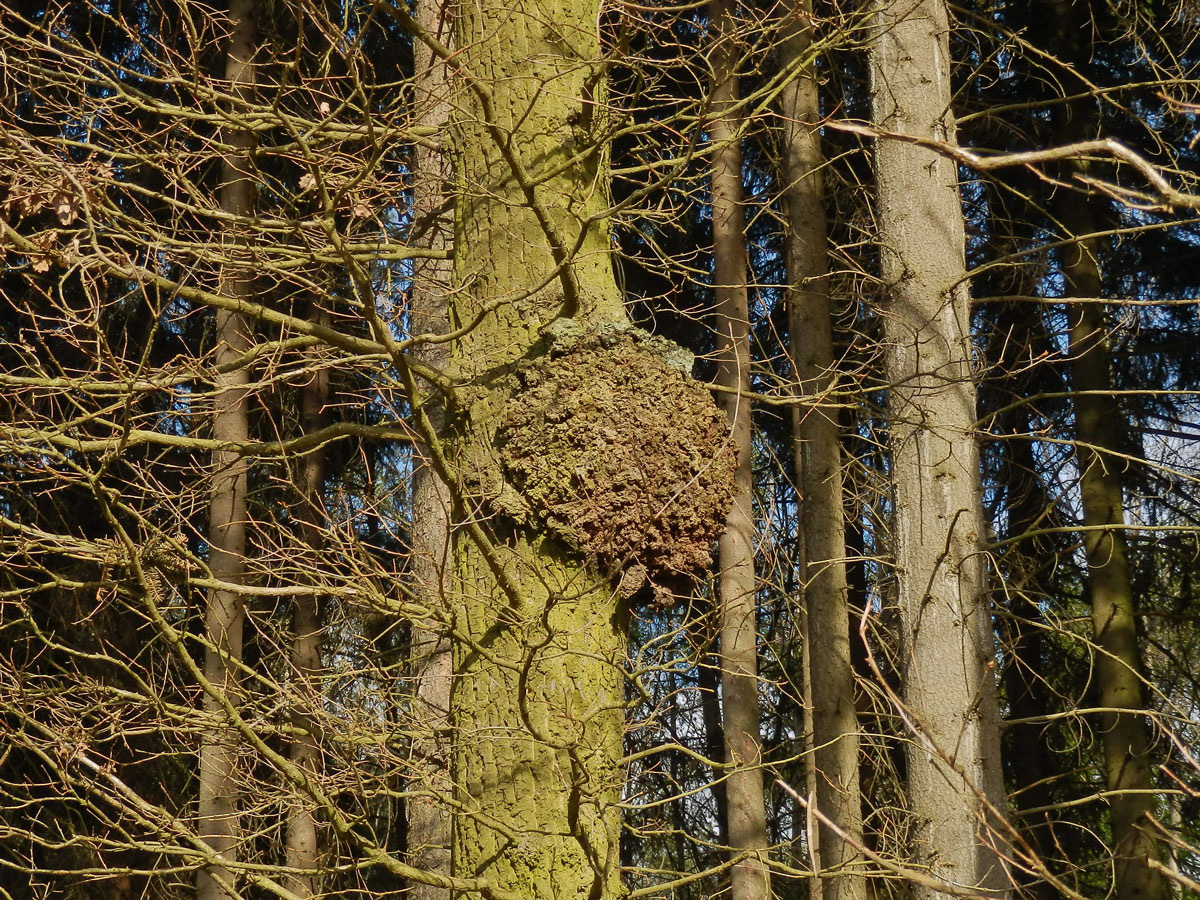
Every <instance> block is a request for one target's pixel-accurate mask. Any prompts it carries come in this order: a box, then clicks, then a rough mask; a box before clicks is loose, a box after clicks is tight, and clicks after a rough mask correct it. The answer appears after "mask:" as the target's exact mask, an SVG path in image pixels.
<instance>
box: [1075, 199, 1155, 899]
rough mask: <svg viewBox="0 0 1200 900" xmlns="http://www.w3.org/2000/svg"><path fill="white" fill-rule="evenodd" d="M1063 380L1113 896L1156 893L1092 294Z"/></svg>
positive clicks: (1113, 459) (1081, 281)
mask: <svg viewBox="0 0 1200 900" xmlns="http://www.w3.org/2000/svg"><path fill="white" fill-rule="evenodd" d="M1056 209H1057V212H1058V215H1059V218H1060V219H1061V220H1062V224H1063V227H1064V228H1065V229H1066V230H1067V232H1068V233H1069V234H1071V235H1076V236H1077V235H1083V234H1087V233H1088V232H1090V231H1094V230H1096V229H1095V228H1094V222H1093V219H1092V217H1091V216H1090V214H1089V210H1088V209H1087V201H1086V199H1085V198H1084V196H1083V195H1081V194H1077V193H1074V192H1070V193H1067V194H1065V195H1064V196H1062V198H1061V199H1060V200H1059V201H1058V203H1057V204H1056ZM1097 251H1098V247H1097V243H1096V241H1094V240H1087V239H1083V240H1077V241H1076V242H1075V243H1074V244H1072V245H1070V246H1068V247H1066V248H1064V249H1063V251H1062V252H1063V274H1064V275H1065V276H1066V281H1067V291H1068V295H1069V296H1076V297H1099V296H1100V295H1101V280H1100V268H1099V263H1098V257H1097ZM1067 315H1068V318H1069V323H1070V327H1069V333H1070V353H1071V386H1072V389H1073V397H1072V399H1073V402H1074V405H1075V436H1076V439H1077V443H1076V445H1075V459H1076V463H1077V464H1078V466H1079V490H1080V496H1081V500H1082V505H1083V524H1084V528H1085V529H1088V530H1086V531H1085V532H1084V534H1083V545H1084V549H1085V552H1086V553H1087V560H1088V588H1089V591H1090V593H1091V600H1092V631H1093V636H1094V639H1095V641H1096V646H1097V647H1098V648H1099V649H1098V652H1097V653H1096V661H1095V665H1096V686H1097V689H1098V695H1099V696H1098V700H1099V703H1098V705H1099V706H1100V707H1101V708H1104V709H1107V710H1110V711H1109V712H1104V713H1101V714H1100V734H1101V737H1102V740H1103V744H1104V762H1103V769H1104V779H1105V785H1106V787H1107V788H1108V790H1109V791H1115V792H1128V793H1115V794H1113V795H1111V796H1110V797H1109V799H1108V804H1109V809H1110V810H1111V814H1112V830H1113V855H1114V857H1115V862H1116V878H1115V880H1114V885H1115V888H1116V896H1117V898H1118V900H1160V898H1162V897H1164V896H1165V890H1164V884H1163V879H1162V876H1161V875H1160V874H1159V873H1158V872H1157V871H1156V870H1155V869H1152V868H1151V867H1150V860H1158V842H1157V841H1156V840H1155V839H1154V837H1153V834H1152V832H1151V831H1150V829H1149V828H1144V827H1143V825H1144V824H1145V822H1146V817H1147V815H1150V814H1152V813H1153V812H1154V795H1153V794H1150V793H1147V792H1148V791H1150V790H1151V789H1152V788H1153V786H1154V783H1153V781H1152V780H1151V777H1150V758H1149V753H1148V747H1147V744H1148V737H1147V729H1146V718H1145V716H1144V715H1143V710H1145V708H1146V702H1145V698H1144V696H1143V692H1142V676H1141V654H1140V651H1139V649H1138V639H1137V609H1136V607H1135V605H1134V599H1133V585H1132V584H1131V582H1130V577H1129V559H1128V553H1127V550H1126V545H1125V534H1124V532H1123V531H1122V530H1121V527H1122V526H1123V525H1124V524H1125V500H1124V492H1123V489H1122V484H1121V480H1122V479H1121V473H1122V470H1123V469H1124V467H1125V463H1124V462H1123V461H1122V460H1121V459H1120V457H1118V456H1117V455H1116V454H1117V453H1119V452H1120V450H1121V433H1122V430H1123V428H1124V424H1123V423H1124V422H1125V421H1126V419H1125V417H1124V416H1123V414H1122V412H1121V409H1120V406H1119V404H1118V402H1117V398H1116V395H1115V394H1114V393H1113V381H1112V376H1111V374H1110V370H1109V365H1110V359H1109V351H1108V321H1107V316H1106V314H1105V309H1104V306H1103V305H1101V304H1099V303H1078V304H1075V305H1073V306H1071V307H1069V308H1068V311H1067Z"/></svg>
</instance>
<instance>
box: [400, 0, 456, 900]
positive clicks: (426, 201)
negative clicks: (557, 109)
mask: <svg viewBox="0 0 1200 900" xmlns="http://www.w3.org/2000/svg"><path fill="white" fill-rule="evenodd" d="M449 12H450V11H449V9H448V5H447V2H446V0H425V2H419V3H417V5H416V19H417V21H418V23H419V24H420V25H421V27H422V28H424V29H425V30H426V31H427V32H428V33H430V34H431V35H434V36H435V37H436V38H437V39H438V40H439V41H440V42H442V43H443V44H448V43H450V38H451V35H450V30H451V22H450V21H449ZM413 51H414V57H415V65H416V73H417V82H416V83H417V89H418V92H419V93H418V98H417V110H418V112H417V117H416V120H417V124H418V125H421V126H425V127H429V128H432V129H434V133H435V134H439V135H441V134H445V132H446V127H447V125H448V124H449V121H450V104H449V90H450V84H449V80H448V78H447V77H446V65H445V63H444V62H443V61H442V60H440V59H437V58H436V57H435V56H434V54H433V53H432V52H431V51H430V49H429V47H428V46H427V45H426V44H424V43H422V42H420V41H416V42H415V43H414V47H413ZM415 154H416V179H417V180H416V184H415V185H414V188H413V193H414V204H413V205H414V207H415V209H416V226H415V227H416V235H415V238H416V240H417V241H418V242H419V243H420V244H422V245H423V246H427V247H429V248H431V249H434V250H449V249H450V248H451V247H452V245H453V240H454V235H453V230H454V222H453V218H452V215H451V212H450V197H449V195H448V194H447V191H446V186H447V185H448V184H449V183H450V178H451V171H450V161H449V157H448V154H447V152H446V151H445V150H444V149H443V148H441V147H436V148H435V147H430V146H429V145H427V144H424V143H419V144H417V146H416V149H415ZM453 277H454V271H453V263H452V262H451V261H450V260H449V259H419V260H416V261H415V262H414V267H413V286H412V292H411V299H410V314H411V323H412V324H411V328H412V332H413V333H414V334H424V333H433V334H436V333H445V332H446V331H448V330H449V327H450V319H449V313H448V310H447V306H446V304H447V296H448V293H449V290H450V286H451V283H452V280H453ZM420 356H421V360H422V362H424V363H426V364H427V365H430V366H433V367H434V368H437V369H445V367H446V364H447V362H448V360H449V351H448V350H447V349H446V346H445V345H444V344H430V345H427V346H426V347H424V348H422V349H421V351H420ZM426 409H427V411H428V413H429V419H430V424H431V425H432V427H433V429H434V431H435V432H436V433H437V434H438V436H439V437H441V436H443V432H444V429H445V411H444V403H443V402H442V400H441V398H438V397H432V398H431V401H430V402H429V403H428V404H427V406H426ZM413 460H414V462H413V514H412V515H413V534H412V553H413V559H412V574H413V592H414V596H415V597H417V598H418V599H419V600H420V601H421V603H423V604H424V605H425V606H426V608H427V609H428V610H429V613H430V614H429V617H428V618H427V619H425V620H424V621H419V622H415V623H414V624H413V628H412V636H411V651H410V652H411V656H412V668H413V675H414V678H415V679H416V696H417V706H416V708H417V709H418V710H419V713H418V716H419V721H417V722H414V725H415V726H416V727H417V728H419V729H421V730H420V731H419V732H418V735H417V738H416V740H415V741H414V746H413V759H414V764H415V766H416V771H415V773H414V782H415V783H416V785H417V786H418V787H419V789H420V791H421V792H422V793H423V794H424V796H417V797H414V798H413V799H411V800H410V801H409V802H408V804H407V806H406V813H407V816H408V832H407V833H408V849H409V854H410V858H411V861H412V864H413V865H415V866H417V867H418V868H420V869H424V870H425V871H427V872H435V873H437V874H439V875H449V874H450V868H451V866H450V812H449V809H448V807H447V805H446V802H445V801H446V799H447V798H448V797H449V796H450V795H451V794H452V793H453V791H452V788H451V782H450V747H449V741H448V737H449V715H450V683H451V679H452V676H453V669H454V661H453V657H452V654H451V648H450V641H449V638H448V636H447V632H446V625H445V622H446V621H447V617H446V612H447V610H448V608H449V607H448V603H449V593H450V575H451V560H450V510H451V498H450V492H449V489H448V488H447V487H446V483H445V482H444V481H443V480H442V479H441V478H439V477H438V474H437V472H436V471H435V470H434V468H433V467H432V466H431V465H430V462H429V448H428V447H423V446H420V445H417V446H415V447H414V448H413ZM409 891H410V893H411V895H412V897H413V900H449V898H450V892H449V891H448V890H446V889H445V888H439V887H435V886H433V885H428V884H417V883H414V884H412V885H410V886H409Z"/></svg>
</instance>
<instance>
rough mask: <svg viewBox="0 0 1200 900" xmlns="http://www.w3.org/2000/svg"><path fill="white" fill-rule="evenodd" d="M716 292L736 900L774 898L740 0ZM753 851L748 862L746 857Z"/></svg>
mask: <svg viewBox="0 0 1200 900" xmlns="http://www.w3.org/2000/svg"><path fill="white" fill-rule="evenodd" d="M710 9H711V13H710V15H711V20H710V21H711V27H712V42H713V43H712V53H711V55H710V59H711V61H712V66H713V95H712V104H713V110H714V113H715V114H716V118H715V119H714V121H713V123H712V126H711V127H710V129H709V134H710V137H711V139H712V143H713V148H714V155H713V162H712V165H713V172H712V222H713V226H712V227H713V258H714V261H713V289H714V293H715V295H716V316H715V317H714V320H713V326H714V329H715V332H716V360H717V384H719V385H721V386H723V387H725V388H728V389H729V392H726V393H722V394H721V395H720V397H719V400H718V403H719V405H720V406H721V407H723V408H724V410H725V413H726V415H727V416H728V417H729V423H730V425H731V427H732V430H733V440H734V444H735V445H736V448H737V476H736V478H737V480H736V484H735V488H734V496H733V507H732V509H731V510H730V511H729V517H728V518H727V520H726V522H725V531H724V532H723V533H722V534H721V537H720V540H719V541H718V543H717V548H718V549H717V553H718V566H719V574H718V578H717V596H718V601H719V606H718V610H717V612H718V617H719V620H720V632H721V643H720V647H721V656H720V659H721V725H722V730H723V732H724V735H725V761H726V763H728V764H729V765H730V766H732V768H731V769H730V770H729V771H728V773H727V776H726V781H725V796H726V810H727V814H728V830H729V846H730V849H731V850H732V852H733V854H734V864H733V869H732V872H731V882H732V883H731V891H730V897H731V898H732V900H769V898H770V896H771V878H770V870H769V869H768V867H767V860H766V848H767V821H766V806H765V801H764V798H763V778H762V743H761V739H760V737H759V721H760V715H761V713H760V709H759V702H758V622H757V616H756V613H757V603H756V598H755V589H756V588H757V583H756V581H755V576H754V476H753V472H752V470H751V445H750V439H751V422H750V311H749V299H748V294H749V291H748V288H747V285H746V235H745V225H744V212H743V208H742V205H743V204H742V151H741V145H740V140H739V136H738V124H739V116H738V114H737V112H736V111H735V110H734V109H733V108H734V106H735V105H736V103H737V100H738V61H739V55H740V54H739V45H738V41H737V35H738V28H737V23H736V20H735V18H734V10H735V9H736V4H735V3H734V2H733V0H714V2H713V3H712V4H711V7H710ZM743 854H745V858H743V859H739V858H738V857H740V856H742V855H743Z"/></svg>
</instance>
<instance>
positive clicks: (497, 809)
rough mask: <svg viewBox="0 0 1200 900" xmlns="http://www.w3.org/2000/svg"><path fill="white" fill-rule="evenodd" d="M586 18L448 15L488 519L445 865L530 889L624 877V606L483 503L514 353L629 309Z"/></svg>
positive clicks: (464, 543) (459, 606) (475, 591)
mask: <svg viewBox="0 0 1200 900" xmlns="http://www.w3.org/2000/svg"><path fill="white" fill-rule="evenodd" d="M598 20H599V7H598V4H597V3H595V2H590V0H562V2H559V3H542V4H537V5H535V6H520V5H518V6H509V5H502V6H482V7H481V6H478V5H474V4H463V5H462V6H461V7H460V8H459V9H458V10H457V11H456V16H455V45H456V46H457V47H461V48H463V50H462V51H461V52H460V54H458V55H457V57H456V58H455V61H454V65H455V67H456V71H457V72H458V74H457V76H456V82H457V84H458V88H459V94H458V96H457V98H456V101H455V103H454V110H455V111H454V113H453V121H452V127H451V131H450V144H451V146H452V154H453V159H454V163H455V181H456V188H457V195H456V198H455V204H456V206H455V281H456V284H457V285H458V286H459V288H458V289H457V290H456V291H455V293H454V295H453V298H452V302H451V307H450V314H451V322H452V324H454V325H461V324H468V323H472V322H475V321H477V320H478V325H477V327H475V328H474V329H473V330H472V331H470V332H469V333H468V334H466V335H464V337H463V338H462V339H461V340H459V341H457V342H456V343H455V346H454V351H453V356H452V361H451V371H452V372H453V373H454V375H455V376H456V377H457V378H458V379H459V380H460V382H461V383H462V384H463V387H461V388H460V389H459V392H458V393H459V396H458V405H457V407H456V416H455V420H454V423H453V424H454V428H455V431H454V434H453V436H452V438H451V440H450V449H451V454H452V461H453V462H454V463H455V466H454V468H455V470H456V471H457V472H458V473H460V474H461V475H462V478H463V482H464V483H465V484H466V485H467V486H468V487H469V488H470V493H469V494H468V495H467V496H466V497H465V498H464V502H465V504H466V505H467V507H468V509H467V514H468V515H469V516H472V515H473V516H476V517H477V518H476V520H475V521H477V522H487V523H489V527H491V529H492V532H493V533H492V535H491V540H490V541H486V540H484V539H483V538H482V536H481V535H480V534H479V533H478V532H474V533H473V532H472V531H471V529H470V528H469V527H467V526H464V527H463V528H461V529H459V530H458V531H457V532H456V534H455V538H454V548H453V553H454V560H453V563H454V564H453V582H452V585H451V603H452V604H453V609H452V611H453V614H454V616H455V625H456V630H457V632H458V634H460V635H461V640H456V641H455V645H454V679H453V685H452V693H451V703H450V709H451V721H452V722H453V727H454V729H455V742H454V752H453V777H454V783H455V789H456V793H457V796H456V799H457V800H458V802H459V803H460V804H461V812H459V813H458V814H457V815H456V816H455V817H454V825H453V838H452V846H453V870H454V872H455V874H456V875H460V876H465V877H472V878H476V877H477V878H482V879H485V880H486V881H487V882H488V883H489V884H490V885H492V886H493V887H495V888H498V889H501V890H505V891H508V892H511V893H512V894H513V895H516V896H521V897H525V898H529V900H543V898H544V900H550V898H556V900H558V898H576V900H583V898H588V900H606V898H614V897H616V896H618V894H619V891H620V880H619V863H620V859H619V855H620V854H619V840H618V839H619V832H620V812H619V808H618V805H617V804H618V802H619V799H620V788H621V783H622V777H621V771H620V767H619V765H618V760H619V758H620V756H621V748H622V729H623V708H624V679H623V675H622V663H623V660H624V656H625V630H624V622H623V616H622V614H621V611H620V609H619V606H618V604H617V603H616V602H615V599H614V597H613V596H612V590H611V588H610V586H609V585H608V584H607V583H606V581H605V580H604V579H602V578H599V577H598V576H597V573H596V572H595V571H594V569H593V567H591V566H589V565H588V564H587V563H586V562H585V561H583V560H582V559H581V558H580V557H579V556H577V555H574V554H572V553H570V552H569V551H568V550H567V549H566V548H565V546H564V545H563V544H562V543H561V542H560V541H559V540H557V539H554V538H549V537H545V536H542V535H539V534H537V533H536V532H534V531H529V530H525V529H521V528H519V527H517V526H516V525H515V524H513V523H510V522H508V521H507V520H504V519H503V518H496V517H495V515H494V513H495V507H494V506H493V503H494V501H496V500H497V499H498V498H499V494H500V489H501V486H502V485H501V480H500V479H499V477H498V476H499V473H500V471H501V466H500V462H499V459H498V455H497V452H496V447H495V436H496V431H497V429H498V428H499V426H500V424H501V423H502V421H503V418H504V406H505V404H506V402H507V401H508V399H509V397H510V396H511V394H512V392H513V391H514V390H516V382H515V378H514V377H513V364H515V363H516V362H517V361H518V360H520V359H522V358H523V357H527V356H529V355H531V354H532V353H533V352H535V350H536V348H539V347H541V346H543V345H544V342H541V329H542V328H543V327H544V326H547V325H549V324H550V323H551V322H552V321H553V320H554V319H555V318H557V317H559V316H561V315H564V314H565V315H568V316H573V317H575V318H576V319H578V320H579V321H582V322H586V323H587V324H588V326H589V327H592V326H595V325H596V324H598V323H600V322H603V321H608V322H623V321H624V320H625V314H624V309H623V307H622V304H621V301H620V296H619V293H618V291H617V287H616V282H615V279H614V277H613V272H612V267H611V263H610V260H609V252H610V248H609V236H608V232H607V229H606V228H605V227H603V226H602V225H600V224H599V223H589V222H587V221H586V219H587V217H588V216H589V215H591V214H593V213H595V212H597V211H598V210H600V209H602V208H603V206H604V204H605V202H606V201H607V179H606V172H607V160H606V159H605V157H604V155H603V153H602V152H601V151H600V150H599V149H597V148H596V147H595V146H594V145H593V137H594V133H595V130H596V129H597V128H599V127H601V125H602V119H603V110H604V96H603V89H604V84H603V78H602V73H601V71H600V69H599V68H598V64H597V61H598V60H599V58H600V56H601V52H600V41H599V31H598ZM556 169H560V170H559V171H554V172H553V174H551V172H552V171H553V170H556ZM489 544H490V546H489Z"/></svg>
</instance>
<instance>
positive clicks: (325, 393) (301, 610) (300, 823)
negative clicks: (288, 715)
mask: <svg viewBox="0 0 1200 900" xmlns="http://www.w3.org/2000/svg"><path fill="white" fill-rule="evenodd" d="M313 319H314V321H316V322H318V323H320V324H322V325H325V324H327V322H328V317H326V316H325V315H324V314H322V313H321V312H319V311H318V312H316V313H315V315H314V317H313ZM328 402H329V372H328V370H327V369H324V368H318V369H317V370H316V371H314V372H313V373H312V377H311V380H310V381H309V382H308V384H306V385H304V387H303V388H302V389H301V393H300V427H301V430H302V432H303V433H304V434H312V433H313V432H316V431H319V430H320V429H321V428H323V427H324V426H325V423H326V420H327V418H328V416H327V415H326V413H325V406H326V404H327V403H328ZM324 486H325V448H324V447H317V448H316V449H314V450H312V451H311V452H310V453H309V454H308V455H306V456H305V457H304V459H303V461H302V463H301V467H300V490H301V493H302V500H301V508H300V516H299V518H300V523H301V533H302V535H303V537H304V543H305V544H306V545H307V546H308V548H309V550H310V551H311V554H312V556H311V558H312V561H313V565H314V566H315V567H316V568H317V570H318V571H319V568H320V567H319V564H318V560H319V559H320V555H321V549H322V547H323V546H324V538H323V537H322V531H321V523H322V521H323V518H324V517H323V509H324V503H323V502H322V497H321V492H322V490H323V488H324ZM321 670H322V665H321V610H320V599H319V598H318V597H317V596H316V595H307V596H297V597H296V598H295V600H294V601H293V606H292V671H293V675H294V677H295V678H296V685H297V687H296V693H297V697H298V701H299V705H298V707H297V708H296V709H295V710H294V711H293V714H292V724H293V725H295V726H296V737H295V739H294V740H293V741H292V746H291V754H290V756H291V761H292V762H293V763H294V764H295V765H296V767H297V768H298V769H300V770H301V771H303V772H306V773H308V774H309V775H310V776H314V777H315V776H318V775H319V774H320V764H321V754H320V749H319V747H318V746H317V738H316V734H317V728H318V727H319V718H318V714H319V711H320V708H321V702H322V698H321ZM313 710H315V711H316V712H315V713H314V712H313ZM286 855H287V866H288V869H289V870H290V871H289V872H288V875H287V878H286V880H285V887H287V889H288V890H290V891H291V892H292V893H293V894H295V895H296V896H297V897H300V898H302V900H307V898H310V897H315V896H317V895H318V894H319V893H320V890H319V888H320V881H319V876H318V874H317V869H318V864H319V862H320V844H319V842H318V831H317V817H316V811H315V809H314V808H313V805H312V803H311V802H310V801H309V799H308V798H307V797H305V796H301V795H298V796H296V797H294V798H293V800H292V808H291V809H290V810H289V811H288V820H287V836H286Z"/></svg>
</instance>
